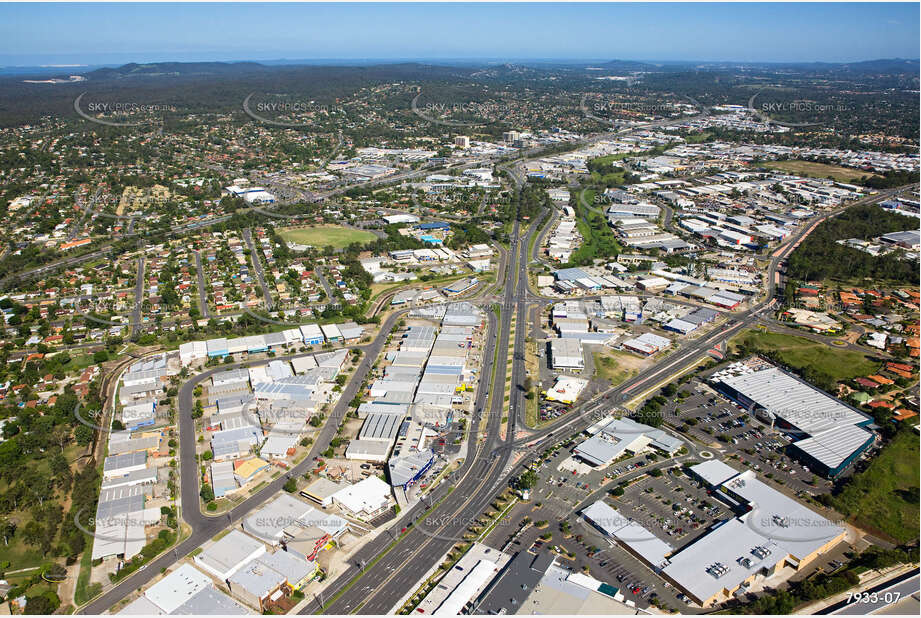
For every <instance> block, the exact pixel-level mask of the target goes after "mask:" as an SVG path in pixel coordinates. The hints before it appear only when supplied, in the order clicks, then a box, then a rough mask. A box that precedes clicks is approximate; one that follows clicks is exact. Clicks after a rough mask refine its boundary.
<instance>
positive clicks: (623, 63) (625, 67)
mask: <svg viewBox="0 0 921 618" xmlns="http://www.w3.org/2000/svg"><path fill="white" fill-rule="evenodd" d="M591 66H592V67H595V68H599V69H605V70H607V71H661V70H662V65H658V64H650V63H648V62H639V61H636V60H611V61H609V62H605V63H602V64H592V65H591Z"/></svg>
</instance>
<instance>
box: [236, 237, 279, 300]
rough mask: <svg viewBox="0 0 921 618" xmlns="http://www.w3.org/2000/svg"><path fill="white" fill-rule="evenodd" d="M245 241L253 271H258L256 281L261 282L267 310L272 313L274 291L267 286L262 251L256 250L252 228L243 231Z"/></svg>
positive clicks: (260, 285)
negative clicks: (260, 254)
mask: <svg viewBox="0 0 921 618" xmlns="http://www.w3.org/2000/svg"><path fill="white" fill-rule="evenodd" d="M243 240H245V241H246V246H247V247H249V256H250V260H252V262H253V270H255V271H256V279H257V280H258V281H259V287H260V288H262V296H263V298H265V308H266V310H268V311H271V310H272V307H273V306H274V303H273V302H272V291H271V290H270V289H269V286H268V285H266V282H265V271H264V270H263V269H262V259H261V258H260V257H259V253H260V251H259V249H257V248H256V243H254V242H253V231H252V230H251V229H250V228H245V229H244V230H243Z"/></svg>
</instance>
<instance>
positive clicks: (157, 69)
mask: <svg viewBox="0 0 921 618" xmlns="http://www.w3.org/2000/svg"><path fill="white" fill-rule="evenodd" d="M260 70H269V67H266V66H264V65H262V64H259V63H258V62H154V63H150V64H137V63H135V62H131V63H129V64H125V65H122V66H120V67H114V68H102V69H96V70H94V71H90V72H88V73H86V74H85V77H86V78H87V79H93V80H97V79H122V78H127V77H167V76H168V77H176V76H180V75H182V76H196V75H197V76H205V75H209V76H222V75H225V76H226V75H239V74H241V73H247V72H255V71H260Z"/></svg>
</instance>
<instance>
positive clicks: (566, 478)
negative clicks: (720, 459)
mask: <svg viewBox="0 0 921 618" xmlns="http://www.w3.org/2000/svg"><path fill="white" fill-rule="evenodd" d="M579 441H581V438H577V439H576V440H572V441H567V442H564V443H561V444H559V445H558V446H557V447H555V448H554V449H553V450H552V453H551V454H550V455H549V456H548V457H547V459H546V460H545V461H544V463H543V464H542V465H541V467H540V468H539V469H538V470H537V471H536V472H537V475H538V477H539V479H540V480H539V481H538V483H537V484H536V485H535V487H534V489H533V490H532V491H531V496H530V500H529V501H528V502H521V503H519V504H518V505H516V507H515V508H514V509H513V510H512V511H511V513H509V517H508V524H507V525H503V526H497V527H496V529H495V530H493V531H492V533H491V534H490V535H489V536H487V538H486V539H485V542H487V543H488V544H489V545H491V546H493V547H496V548H498V549H502V548H505V551H507V552H510V553H515V552H517V551H523V550H531V551H540V550H541V549H543V548H549V549H551V550H553V551H554V552H555V553H556V554H557V556H558V557H559V559H560V562H562V563H563V564H564V565H566V566H567V567H568V568H571V569H574V570H577V571H578V570H581V569H582V568H583V566H587V567H588V568H589V572H590V573H591V574H592V576H593V577H595V578H597V579H599V580H601V581H604V582H606V583H609V584H610V585H612V586H614V587H616V588H618V589H620V591H621V592H622V593H623V594H624V597H625V599H626V600H630V601H632V602H634V603H635V604H636V605H637V607H640V608H646V607H648V606H649V605H650V601H651V599H652V598H653V595H658V597H659V598H660V599H661V600H662V602H664V603H666V604H667V605H669V606H671V607H674V608H678V607H681V608H685V607H686V606H685V605H684V604H683V603H681V602H680V601H678V600H677V598H676V596H675V595H676V593H675V592H674V591H673V590H672V589H670V587H669V586H668V585H667V584H665V582H664V581H662V580H660V579H659V578H658V576H656V575H655V574H654V573H653V572H652V571H650V570H649V569H648V567H646V566H645V565H644V564H642V563H641V562H640V561H639V560H637V559H636V558H634V557H633V556H632V555H630V554H629V553H627V551H626V550H624V549H623V548H621V547H619V546H617V545H616V544H612V543H611V542H609V541H608V540H607V539H605V538H604V537H603V536H601V535H600V534H598V533H597V531H595V529H594V528H592V527H591V526H589V525H587V524H586V523H585V521H584V520H583V519H582V518H581V517H580V516H579V515H578V512H579V511H580V510H581V509H582V508H584V507H585V506H586V505H588V504H590V503H591V502H593V501H594V500H597V499H599V498H601V497H604V496H606V495H607V494H608V491H609V490H610V489H612V488H613V487H616V486H617V481H618V480H619V479H624V478H628V479H632V478H636V477H637V476H640V477H645V478H647V479H649V480H655V481H656V482H658V481H664V480H666V479H665V476H667V475H664V476H663V477H661V478H658V479H651V478H650V477H646V475H645V474H644V473H645V471H646V470H647V469H649V467H650V466H651V465H652V462H651V461H650V460H649V459H648V458H647V455H646V454H643V455H639V456H634V457H627V458H624V459H622V460H620V461H617V462H615V463H614V464H612V465H610V466H608V467H607V468H605V469H603V470H592V471H590V472H588V473H587V474H573V473H572V472H571V471H568V470H565V469H563V470H561V469H560V465H561V464H562V463H563V462H564V461H565V460H566V459H568V458H569V457H570V456H571V450H572V448H573V447H574V446H575V445H576V444H577V443H578V442H579ZM663 461H664V459H663V458H662V457H661V456H659V457H658V462H659V463H661V462H663ZM640 482H641V483H645V482H646V481H640ZM669 482H670V481H669ZM630 491H631V493H633V492H632V488H631V490H630ZM663 508H665V507H663ZM668 513H669V514H671V513H672V511H670V510H669V511H668ZM663 514H665V511H663ZM524 517H528V518H529V519H530V521H531V525H529V526H526V527H525V528H524V529H522V530H521V531H520V532H518V533H517V534H515V533H516V532H517V530H518V524H519V522H521V520H522V518H524ZM538 523H540V524H541V525H540V526H539V527H538V526H537V524H538ZM634 590H635V592H634Z"/></svg>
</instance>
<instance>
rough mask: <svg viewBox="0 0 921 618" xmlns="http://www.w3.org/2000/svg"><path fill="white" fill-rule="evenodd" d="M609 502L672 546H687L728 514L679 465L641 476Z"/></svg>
mask: <svg viewBox="0 0 921 618" xmlns="http://www.w3.org/2000/svg"><path fill="white" fill-rule="evenodd" d="M611 503H612V504H613V505H614V507H615V508H617V509H618V511H619V512H620V513H621V514H622V515H624V516H627V517H631V518H633V519H634V520H636V521H638V522H640V523H641V524H642V525H643V526H644V527H646V528H647V529H648V530H649V531H650V532H652V533H653V534H656V535H657V536H659V537H660V538H661V539H662V540H663V541H665V542H666V543H668V544H669V545H671V546H673V547H681V546H684V545H687V544H688V543H690V542H692V541H694V540H695V539H696V538H697V537H699V536H701V535H702V534H704V532H706V530H707V528H708V527H709V526H711V525H712V524H714V523H716V522H718V521H721V520H723V519H727V518H729V517H731V516H732V513H731V512H730V511H729V509H728V508H726V507H725V506H724V505H723V504H722V503H721V502H719V501H718V500H716V499H714V498H713V497H712V496H710V495H708V492H707V490H706V489H703V488H701V487H699V486H698V484H697V482H695V481H693V480H691V479H690V478H688V477H687V475H686V474H685V473H684V472H682V471H681V469H680V467H676V468H669V469H668V470H666V471H665V473H664V474H663V475H662V476H661V477H658V478H653V477H650V476H645V477H642V478H641V479H640V480H638V481H636V482H635V483H633V484H631V485H630V486H629V487H628V488H627V489H626V490H625V492H624V495H623V496H619V497H618V498H616V499H614V500H612V501H611Z"/></svg>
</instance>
